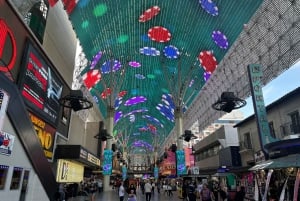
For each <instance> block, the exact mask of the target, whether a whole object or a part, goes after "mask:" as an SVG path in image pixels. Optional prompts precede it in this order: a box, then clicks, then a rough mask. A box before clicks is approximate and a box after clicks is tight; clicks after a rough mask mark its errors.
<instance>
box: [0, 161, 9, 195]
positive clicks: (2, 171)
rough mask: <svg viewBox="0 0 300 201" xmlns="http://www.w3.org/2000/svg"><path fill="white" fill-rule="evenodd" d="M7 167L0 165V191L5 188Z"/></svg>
mask: <svg viewBox="0 0 300 201" xmlns="http://www.w3.org/2000/svg"><path fill="white" fill-rule="evenodd" d="M8 169H9V166H6V165H0V190H3V189H4V187H5V181H6V176H7V172H8Z"/></svg>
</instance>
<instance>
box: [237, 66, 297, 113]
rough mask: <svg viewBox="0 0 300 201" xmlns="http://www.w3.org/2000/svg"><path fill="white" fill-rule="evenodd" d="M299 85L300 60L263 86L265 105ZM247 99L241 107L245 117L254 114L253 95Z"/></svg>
mask: <svg viewBox="0 0 300 201" xmlns="http://www.w3.org/2000/svg"><path fill="white" fill-rule="evenodd" d="M297 87H300V61H298V62H297V63H296V64H294V65H293V66H291V67H290V68H289V69H288V70H286V71H285V72H283V73H282V74H281V75H279V76H278V77H277V78H275V79H274V80H272V81H271V82H269V83H268V84H267V85H266V86H264V87H263V88H262V90H263V96H264V102H265V106H268V105H269V104H271V103H272V102H274V101H276V100H278V99H279V98H281V97H282V96H284V95H286V94H288V93H289V92H291V91H293V90H294V89H296V88H297ZM246 101H247V105H246V106H245V107H243V108H241V109H240V111H241V112H242V113H243V114H244V118H247V117H249V116H251V115H253V114H254V109H253V102H252V97H251V96H250V97H248V98H247V99H246Z"/></svg>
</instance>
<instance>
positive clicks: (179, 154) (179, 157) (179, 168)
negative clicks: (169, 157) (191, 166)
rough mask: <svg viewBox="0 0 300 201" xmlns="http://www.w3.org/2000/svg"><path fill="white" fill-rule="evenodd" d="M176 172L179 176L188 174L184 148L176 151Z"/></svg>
mask: <svg viewBox="0 0 300 201" xmlns="http://www.w3.org/2000/svg"><path fill="white" fill-rule="evenodd" d="M176 173H177V176H179V175H183V174H186V165H185V155H184V151H183V150H178V151H176Z"/></svg>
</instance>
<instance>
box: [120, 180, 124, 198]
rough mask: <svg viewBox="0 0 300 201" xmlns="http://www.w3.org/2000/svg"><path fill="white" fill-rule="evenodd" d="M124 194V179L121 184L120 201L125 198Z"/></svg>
mask: <svg viewBox="0 0 300 201" xmlns="http://www.w3.org/2000/svg"><path fill="white" fill-rule="evenodd" d="M124 195H125V188H124V182H123V181H122V182H121V185H120V187H119V198H120V201H123V200H124Z"/></svg>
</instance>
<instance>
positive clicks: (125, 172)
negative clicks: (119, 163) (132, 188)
mask: <svg viewBox="0 0 300 201" xmlns="http://www.w3.org/2000/svg"><path fill="white" fill-rule="evenodd" d="M122 179H123V181H125V180H126V179H127V168H126V166H125V165H123V167H122Z"/></svg>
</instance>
